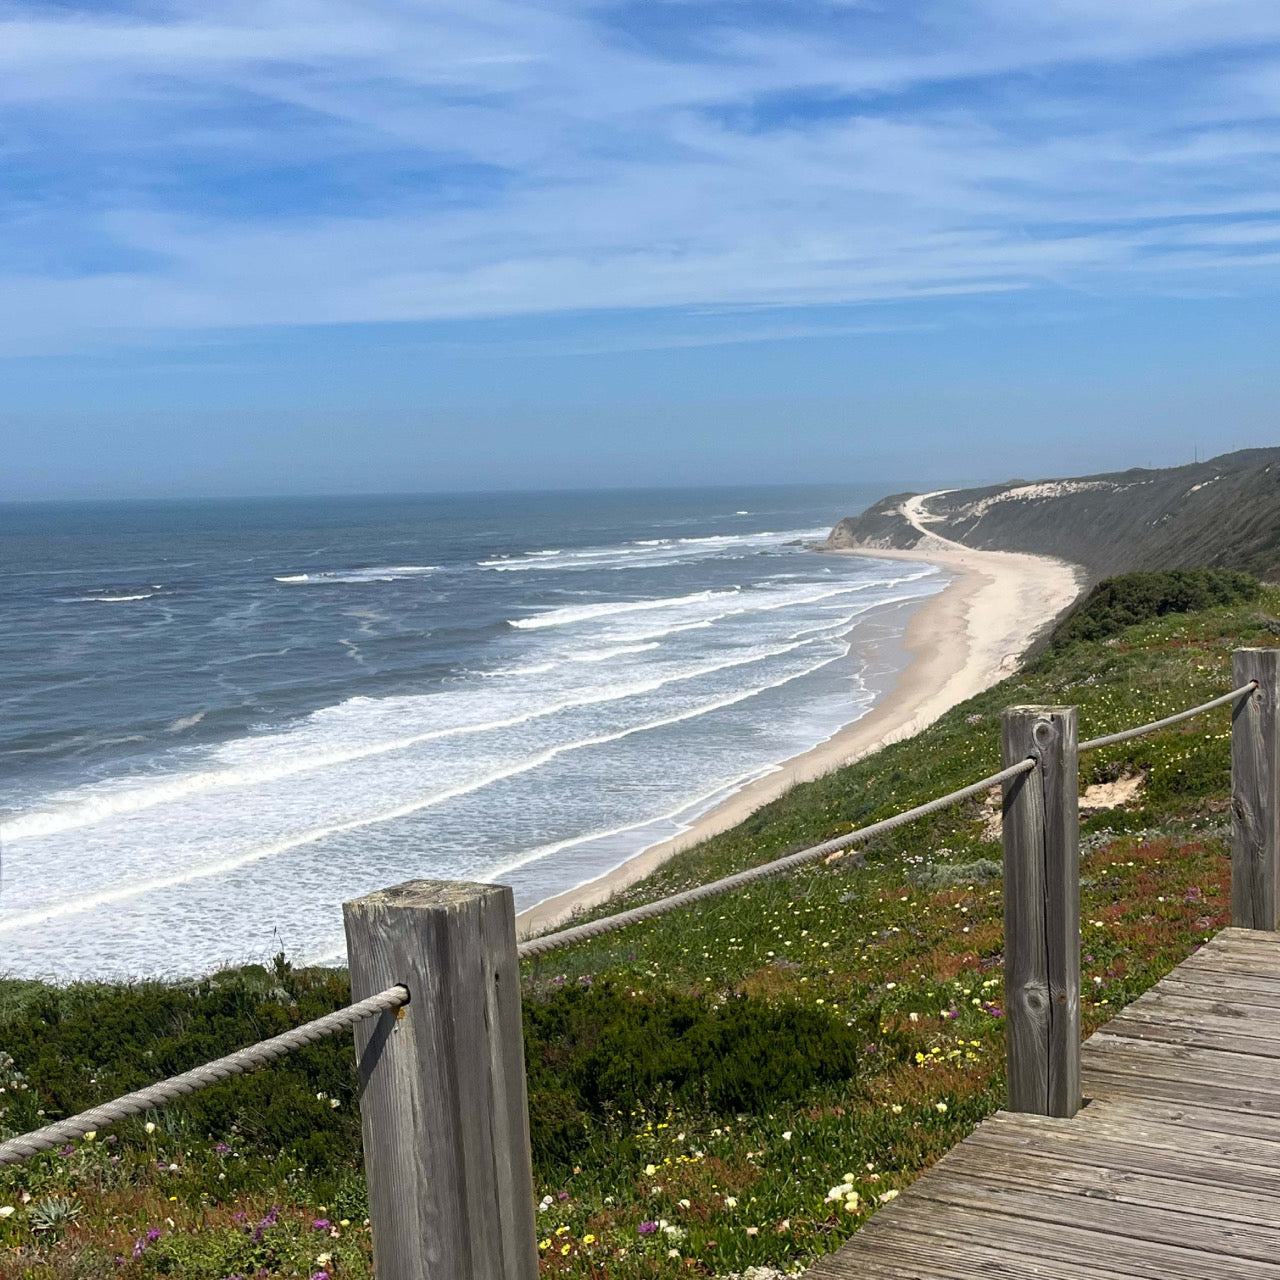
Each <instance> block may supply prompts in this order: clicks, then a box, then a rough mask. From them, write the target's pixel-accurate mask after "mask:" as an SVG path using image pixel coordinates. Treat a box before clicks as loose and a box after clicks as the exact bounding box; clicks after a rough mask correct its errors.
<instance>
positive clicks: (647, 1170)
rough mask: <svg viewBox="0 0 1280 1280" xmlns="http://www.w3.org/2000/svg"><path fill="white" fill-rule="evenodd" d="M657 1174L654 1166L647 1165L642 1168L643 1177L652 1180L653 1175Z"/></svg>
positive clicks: (656, 1168)
mask: <svg viewBox="0 0 1280 1280" xmlns="http://www.w3.org/2000/svg"><path fill="white" fill-rule="evenodd" d="M657 1172H658V1166H657V1165H656V1164H647V1165H645V1167H644V1176H645V1177H646V1178H652V1177H653V1175H654V1174H655V1173H657Z"/></svg>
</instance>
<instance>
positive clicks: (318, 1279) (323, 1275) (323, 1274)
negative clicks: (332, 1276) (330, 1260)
mask: <svg viewBox="0 0 1280 1280" xmlns="http://www.w3.org/2000/svg"><path fill="white" fill-rule="evenodd" d="M311 1280H329V1273H328V1272H327V1271H316V1272H313V1273H312V1276H311Z"/></svg>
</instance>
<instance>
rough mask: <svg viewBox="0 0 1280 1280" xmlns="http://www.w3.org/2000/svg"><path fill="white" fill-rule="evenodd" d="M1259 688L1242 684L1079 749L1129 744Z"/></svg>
mask: <svg viewBox="0 0 1280 1280" xmlns="http://www.w3.org/2000/svg"><path fill="white" fill-rule="evenodd" d="M1257 687H1258V682H1257V681H1256V680H1250V681H1249V683H1248V684H1242V685H1241V686H1240V688H1238V689H1232V690H1231V692H1230V693H1224V694H1223V695H1222V696H1221V697H1218V698H1211V699H1210V700H1209V701H1208V702H1202V703H1201V704H1200V705H1199V706H1198V707H1191V708H1190V709H1189V710H1187V711H1179V712H1176V713H1175V714H1174V715H1171V716H1165V718H1164V719H1163V720H1152V721H1151V723H1150V724H1140V725H1138V726H1137V728H1135V729H1121V730H1120V732H1119V733H1108V734H1106V735H1104V736H1103V737H1101V738H1090V739H1089V740H1088V741H1087V742H1082V743H1080V746H1079V748H1078V749H1079V750H1080V751H1092V750H1093V749H1094V748H1095V747H1110V746H1114V745H1115V744H1116V743H1117V742H1128V741H1129V739H1130V738H1141V737H1142V736H1143V734H1147V733H1155V731H1156V730H1157V729H1167V728H1168V727H1169V726H1170V725H1171V724H1178V723H1179V722H1180V721H1182V720H1190V719H1191V717H1192V716H1198V715H1202V714H1203V713H1204V712H1206V711H1212V710H1213V708H1214V707H1222V706H1225V705H1226V704H1227V703H1228V702H1237V701H1238V700H1239V699H1241V698H1245V697H1248V696H1249V695H1250V694H1251V693H1253V691H1254V690H1255V689H1256V688H1257Z"/></svg>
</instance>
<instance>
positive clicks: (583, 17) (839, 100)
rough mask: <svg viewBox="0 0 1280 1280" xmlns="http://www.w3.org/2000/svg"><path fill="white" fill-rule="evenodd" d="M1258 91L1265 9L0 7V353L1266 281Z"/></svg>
mask: <svg viewBox="0 0 1280 1280" xmlns="http://www.w3.org/2000/svg"><path fill="white" fill-rule="evenodd" d="M1277 68H1280V8H1277V6H1276V5H1275V4H1274V3H1271V2H1270V0H1256V2H1255V0H1129V2H1128V3H1125V4H1114V3H1110V2H1109V0H1041V2H1040V3H1037V4H1033V5H1028V4H1024V3H1022V2H1021V0H970V2H969V3H967V4H960V3H949V4H945V5H944V4H941V3H920V4H913V5H903V6H884V7H881V6H872V5H858V4H840V3H828V4H822V3H817V4H813V5H805V6H798V5H794V4H789V3H785V0H782V2H779V3H775V4H766V3H745V2H743V3H729V2H724V0H722V2H719V3H706V4H704V3H697V2H696V0H693V2H689V3H672V2H666V3H662V2H654V3H649V4H644V5H640V4H615V3H609V2H608V0H596V2H595V3H589V2H588V0H580V2H578V3H574V2H573V0H562V2H561V3H560V4H558V5H556V6H554V7H552V6H550V5H545V4H533V3H515V2H514V0H467V3H465V4H464V3H460V2H459V0H438V2H437V3H435V4H432V5H430V6H424V5H420V4H416V3H411V2H410V0H367V2H366V3H361V4H356V3H344V2H342V0H306V2H305V3H303V2H301V0H260V2H259V3H253V4H247V3H244V4H238V5H237V4H229V5H223V6H216V7H213V8H211V7H210V6H207V5H197V4H195V3H192V2H191V0H171V2H170V3H168V4H167V5H161V6H157V5H155V4H149V5H147V6H145V7H138V8H136V9H135V8H131V7H130V6H128V5H126V4H115V5H107V4H88V3H86V4H82V5H79V6H77V5H67V4H64V5H60V6H59V7H58V8H56V9H51V8H50V7H49V6H47V5H43V4H40V5H33V4H27V5H23V4H12V3H10V4H8V5H3V4H0V119H2V120H3V122H4V125H5V127H4V130H3V135H2V138H3V140H2V141H0V294H2V296H3V297H4V298H5V300H6V306H5V307H4V310H3V313H2V314H3V317H4V318H3V319H0V349H8V350H11V351H17V350H22V351H32V350H52V349H57V348H59V347H65V346H67V345H75V344H81V343H85V342H94V341H100V340H102V339H103V338H108V339H112V338H129V339H136V338H143V339H146V338H147V337H149V336H150V335H155V334H165V333H173V332H175V331H182V332H190V331H193V330H197V331H198V330H207V329H226V328H232V329H234V328H237V327H243V326H250V325H255V326H256V325H264V324H266V325H283V326H288V325H307V324H316V323H352V322H355V323H359V322H385V321H414V320H437V321H439V320H449V319H457V318H463V317H467V318H471V317H483V316H511V315H530V314H537V313H555V312H566V311H582V310H590V309H594V308H608V309H612V310H617V309H627V308H635V309H645V308H653V309H671V308H681V307H713V308H715V307H725V308H734V307H743V306H751V307H760V306H765V307H769V306H776V307H786V308H788V309H790V310H791V311H794V309H796V308H804V307H806V306H831V305H833V304H851V303H860V302H871V301H884V300H894V299H918V298H928V297H937V296H954V295H956V294H964V293H974V294H984V293H1000V292H1008V291H1022V290H1026V289H1030V288H1044V287H1049V288H1055V289H1061V290H1085V291H1094V292H1113V291H1132V290H1135V289H1142V290H1150V291H1157V292H1159V291H1165V292H1186V291H1188V290H1193V289H1194V290H1205V291H1208V292H1220V291H1224V290H1232V289H1239V290H1256V289H1259V288H1264V287H1265V288H1270V287H1272V286H1273V284H1274V282H1275V279H1276V268H1277V266H1278V265H1280V261H1278V255H1280V232H1278V231H1277V226H1278V225H1280V223H1278V222H1277V219H1278V218H1280V197H1278V196H1277V195H1276V192H1277V191H1278V190H1280V186H1278V185H1277V176H1278V174H1277V170H1278V169H1280V132H1278V131H1277V130H1276V128H1275V125H1276V118H1277V116H1278V115H1280V70H1278V69H1277ZM803 328H804V326H803V325H801V326H800V329H801V331H803ZM793 329H795V325H794V323H793V321H792V320H790V319H789V320H788V322H787V330H788V331H791V330H793ZM744 336H747V335H746V334H744ZM648 340H649V341H651V340H652V338H650V339H648ZM672 340H673V341H674V342H677V343H685V342H695V341H697V340H698V339H697V338H695V337H691V336H690V335H688V334H682V335H680V336H678V337H677V336H673V339H672ZM708 340H711V341H715V340H719V339H717V338H715V337H714V336H709V338H708Z"/></svg>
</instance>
